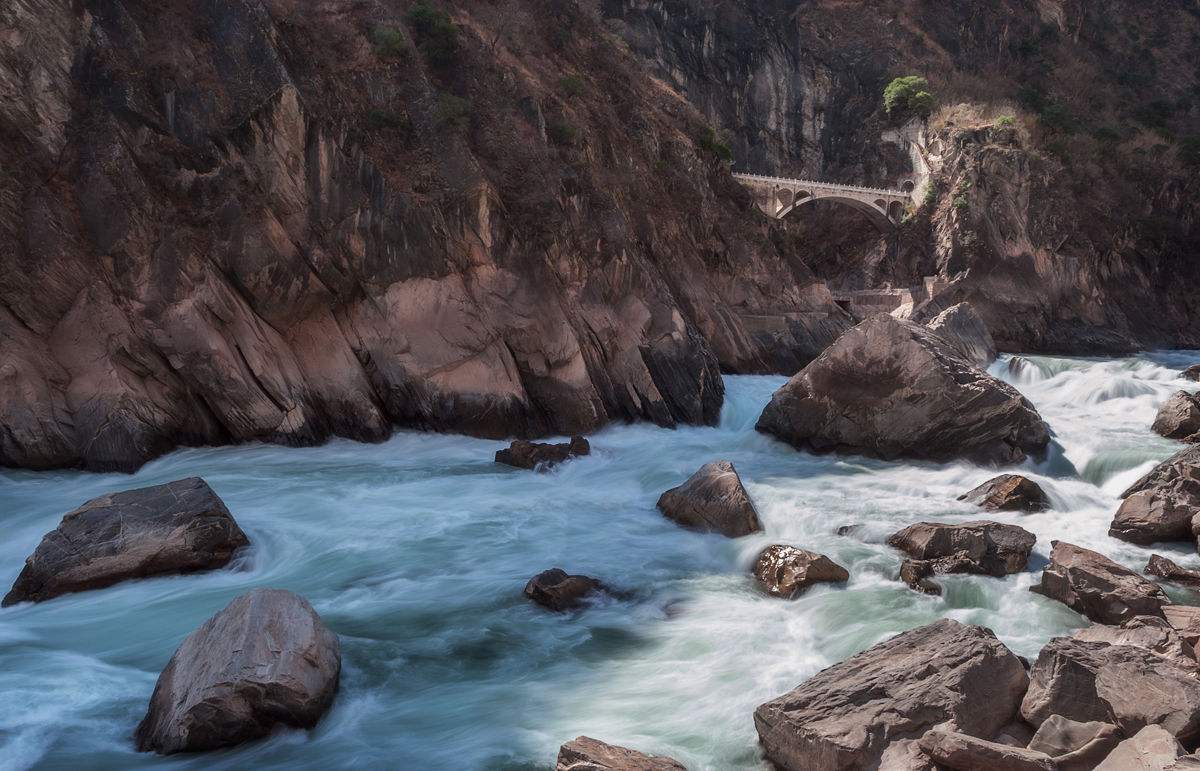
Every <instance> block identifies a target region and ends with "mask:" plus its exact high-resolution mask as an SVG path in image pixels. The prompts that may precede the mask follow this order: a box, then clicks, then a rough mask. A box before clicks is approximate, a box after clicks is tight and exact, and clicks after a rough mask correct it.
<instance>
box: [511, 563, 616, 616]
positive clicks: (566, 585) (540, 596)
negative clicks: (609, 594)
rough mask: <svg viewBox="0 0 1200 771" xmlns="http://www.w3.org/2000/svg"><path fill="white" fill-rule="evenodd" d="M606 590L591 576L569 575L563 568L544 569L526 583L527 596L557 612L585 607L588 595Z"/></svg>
mask: <svg viewBox="0 0 1200 771" xmlns="http://www.w3.org/2000/svg"><path fill="white" fill-rule="evenodd" d="M602 591H604V584H602V583H600V582H599V581H598V580H596V579H595V578H591V577H590V576H572V575H568V574H567V572H566V571H565V570H563V569H562V568H550V569H549V570H543V571H542V572H541V573H538V574H537V575H536V576H534V577H533V578H531V579H529V582H528V583H526V584H525V596H526V597H528V598H529V599H531V600H533V601H534V602H536V603H537V604H538V605H541V606H542V607H544V608H549V609H550V610H553V611H555V612H556V613H562V612H564V611H568V610H574V609H575V608H580V607H583V606H584V605H585V604H586V603H587V599H588V597H590V596H592V595H593V594H596V593H597V592H602Z"/></svg>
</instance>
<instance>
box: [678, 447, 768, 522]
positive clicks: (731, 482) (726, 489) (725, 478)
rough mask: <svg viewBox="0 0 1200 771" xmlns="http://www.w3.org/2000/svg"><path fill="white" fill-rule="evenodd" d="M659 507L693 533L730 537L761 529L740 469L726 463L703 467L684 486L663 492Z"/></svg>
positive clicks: (710, 464)
mask: <svg viewBox="0 0 1200 771" xmlns="http://www.w3.org/2000/svg"><path fill="white" fill-rule="evenodd" d="M658 508H659V510H660V511H662V513H663V514H664V515H665V516H666V517H667V518H668V519H670V520H672V521H674V522H676V523H678V524H680V525H682V526H683V527H686V528H688V529H691V530H700V531H702V532H709V533H720V534H721V535H724V536H727V537H729V538H740V537H741V536H744V535H750V534H751V533H757V532H758V531H760V530H762V523H761V522H759V520H758V511H757V510H756V509H755V508H754V502H753V501H752V500H750V494H749V493H747V492H746V488H745V486H743V485H742V479H741V477H739V476H738V473H737V469H735V468H734V467H733V464H732V463H730V462H729V461H727V460H722V461H717V462H716V463H706V464H704V465H703V466H701V467H700V470H699V471H697V472H696V473H695V474H692V476H691V477H689V478H688V480H687V481H686V482H684V483H683V484H682V485H680V486H679V487H673V488H671V489H670V490H667V491H666V492H665V493H663V494H662V495H661V496H660V497H659V499H658Z"/></svg>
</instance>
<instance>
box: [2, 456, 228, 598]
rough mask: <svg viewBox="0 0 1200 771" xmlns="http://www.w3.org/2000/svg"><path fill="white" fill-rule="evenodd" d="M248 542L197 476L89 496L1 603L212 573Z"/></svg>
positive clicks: (43, 546)
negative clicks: (153, 578) (129, 581)
mask: <svg viewBox="0 0 1200 771" xmlns="http://www.w3.org/2000/svg"><path fill="white" fill-rule="evenodd" d="M248 543H249V539H247V538H246V534H245V533H243V532H242V529H241V528H240V527H238V524H237V522H235V521H234V519H233V516H232V515H231V514H230V513H229V509H227V508H225V504H224V503H223V502H222V501H221V499H220V498H219V497H217V494H216V493H214V492H213V490H212V488H211V487H209V486H208V484H207V483H205V481H204V480H203V479H200V478H199V477H190V478H188V479H180V480H177V481H175V482H168V483H167V484H163V485H155V486H153V487H142V488H138V489H136V490H126V491H124V492H119V493H111V494H109V495H102V496H100V497H99V498H93V499H92V500H90V501H88V502H87V503H85V504H83V505H82V506H80V507H79V508H77V509H75V510H74V511H72V512H70V513H68V514H67V515H66V516H64V517H63V518H62V522H60V523H59V525H58V528H57V529H55V530H53V531H51V532H49V533H47V534H46V536H45V537H44V538H43V539H42V542H41V543H40V544H38V547H37V549H35V550H34V552H33V554H31V555H30V556H29V558H28V559H27V560H26V561H25V567H24V569H23V570H22V571H21V574H20V575H19V576H17V580H16V582H15V583H13V587H12V590H11V591H10V592H9V593H8V594H7V595H6V596H5V597H4V601H3V603H2V604H3V605H12V604H13V603H17V602H25V601H33V602H41V601H43V600H48V599H50V598H52V597H58V596H59V595H62V594H67V593H69V592H81V591H84V590H86V589H99V588H102V587H106V586H111V585H113V584H115V583H118V582H119V581H125V580H127V579H131V578H145V577H148V576H157V575H166V574H174V573H191V572H195V571H198V570H212V569H214V568H219V567H222V566H224V565H226V564H228V563H229V560H230V559H231V558H232V556H233V553H234V551H236V550H237V549H239V548H240V547H242V546H245V545H246V544H248Z"/></svg>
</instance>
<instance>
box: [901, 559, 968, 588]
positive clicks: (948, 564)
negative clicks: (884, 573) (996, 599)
mask: <svg viewBox="0 0 1200 771" xmlns="http://www.w3.org/2000/svg"><path fill="white" fill-rule="evenodd" d="M935 567H940V568H941V572H943V573H969V572H971V571H970V568H971V567H973V565H972V563H971V561H970V560H968V559H965V558H964V559H956V558H953V557H949V558H944V559H940V560H904V562H901V563H900V576H899V578H900V580H901V581H903V582H904V583H906V584H908V588H910V589H912V590H914V591H917V592H920V593H921V594H931V595H934V596H941V594H942V585H941V584H939V583H938V582H937V581H934V580H931V579H930V578H929V577H930V576H932V575H933V574H934V573H935V572H937V571H935V569H934V568H935Z"/></svg>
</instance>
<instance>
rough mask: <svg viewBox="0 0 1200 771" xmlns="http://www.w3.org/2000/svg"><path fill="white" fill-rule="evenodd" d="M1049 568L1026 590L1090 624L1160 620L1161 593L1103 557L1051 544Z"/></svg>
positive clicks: (1071, 546)
mask: <svg viewBox="0 0 1200 771" xmlns="http://www.w3.org/2000/svg"><path fill="white" fill-rule="evenodd" d="M1050 543H1051V551H1050V564H1049V565H1047V566H1046V568H1045V569H1044V570H1043V571H1042V581H1041V583H1040V584H1038V585H1037V586H1032V587H1030V591H1033V592H1036V593H1038V594H1041V595H1043V596H1046V597H1049V598H1050V599H1052V600H1058V601H1059V602H1061V603H1063V604H1065V605H1067V606H1069V607H1071V608H1072V609H1074V610H1076V611H1078V612H1080V613H1082V614H1083V615H1085V616H1087V617H1088V618H1090V619H1091V620H1092V621H1095V622H1097V623H1101V624H1120V623H1121V622H1123V621H1128V620H1129V619H1131V618H1133V617H1134V616H1158V617H1159V618H1162V617H1163V612H1162V607H1163V606H1164V605H1166V604H1167V603H1169V602H1170V601H1169V600H1168V599H1167V596H1166V595H1165V594H1163V591H1162V589H1160V588H1159V587H1158V586H1157V585H1155V584H1154V583H1153V582H1151V581H1147V580H1146V579H1145V578H1142V577H1141V576H1139V575H1138V574H1137V573H1135V572H1133V571H1132V570H1130V569H1129V568H1126V567H1124V566H1122V565H1118V564H1117V563H1115V562H1113V561H1112V560H1110V559H1109V558H1108V557H1105V556H1104V555H1103V554H1099V553H1097V552H1094V551H1092V550H1090V549H1084V548H1082V547H1079V546H1075V545H1074V544H1070V543H1067V542H1065V541H1051V542H1050Z"/></svg>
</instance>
